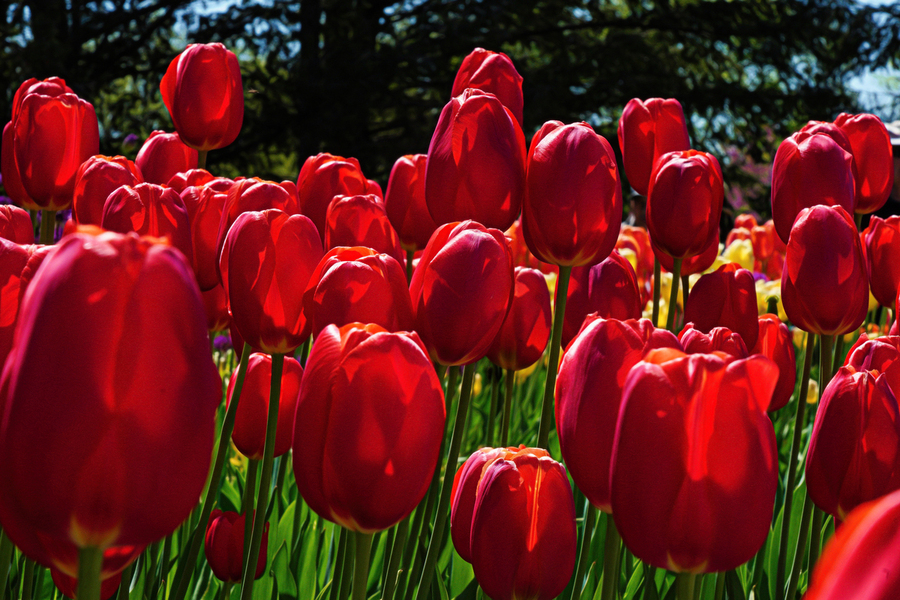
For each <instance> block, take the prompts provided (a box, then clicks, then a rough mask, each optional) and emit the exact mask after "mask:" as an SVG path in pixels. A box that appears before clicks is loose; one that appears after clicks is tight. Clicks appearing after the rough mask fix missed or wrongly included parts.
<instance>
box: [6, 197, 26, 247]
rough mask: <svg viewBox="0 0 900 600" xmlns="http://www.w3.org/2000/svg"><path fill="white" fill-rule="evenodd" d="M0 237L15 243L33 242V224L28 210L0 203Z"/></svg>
mask: <svg viewBox="0 0 900 600" xmlns="http://www.w3.org/2000/svg"><path fill="white" fill-rule="evenodd" d="M0 238H3V239H6V240H9V241H11V242H15V243H16V244H33V243H34V225H32V223H31V215H29V214H28V211H27V210H24V209H22V208H19V207H18V206H13V205H12V204H3V205H0Z"/></svg>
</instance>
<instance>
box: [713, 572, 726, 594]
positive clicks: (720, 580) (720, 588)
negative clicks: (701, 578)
mask: <svg viewBox="0 0 900 600" xmlns="http://www.w3.org/2000/svg"><path fill="white" fill-rule="evenodd" d="M723 598H725V571H719V572H718V573H716V595H715V600H722V599H723Z"/></svg>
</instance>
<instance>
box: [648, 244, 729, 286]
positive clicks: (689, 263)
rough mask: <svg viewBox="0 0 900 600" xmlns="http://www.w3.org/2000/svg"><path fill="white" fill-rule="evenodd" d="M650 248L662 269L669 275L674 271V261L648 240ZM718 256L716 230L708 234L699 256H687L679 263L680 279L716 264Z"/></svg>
mask: <svg viewBox="0 0 900 600" xmlns="http://www.w3.org/2000/svg"><path fill="white" fill-rule="evenodd" d="M650 248H651V249H652V250H653V256H655V257H656V258H657V259H659V264H660V265H661V266H662V268H663V269H665V270H666V271H668V272H670V273H671V272H672V271H674V270H675V259H674V258H672V257H671V256H669V255H668V254H666V253H665V252H663V251H662V249H660V247H659V246H657V245H656V242H654V241H653V240H650ZM718 256H719V232H718V230H713V231H711V232H710V236H709V239H708V240H707V241H706V247H705V248H703V250H701V251H700V253H699V254H695V255H694V256H689V257H687V258H685V259H684V260H682V261H681V272H680V275H681V277H684V276H685V275H695V274H697V273H702V272H703V271H705V270H707V269H708V268H710V267H711V266H712V265H713V263H715V262H716V258H717V257H718ZM688 297H690V296H688Z"/></svg>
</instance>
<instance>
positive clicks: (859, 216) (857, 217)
mask: <svg viewBox="0 0 900 600" xmlns="http://www.w3.org/2000/svg"><path fill="white" fill-rule="evenodd" d="M862 220H863V214H862V213H854V214H853V222H854V223H856V230H857V231H859V232H860V233H861V232H862V230H863V226H862Z"/></svg>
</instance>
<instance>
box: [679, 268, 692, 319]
mask: <svg viewBox="0 0 900 600" xmlns="http://www.w3.org/2000/svg"><path fill="white" fill-rule="evenodd" d="M690 295H691V276H690V275H682V276H681V309H682V311H683V312H682V314H684V313H686V312H687V303H688V296H690Z"/></svg>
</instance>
